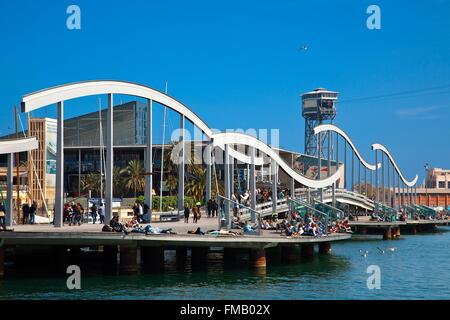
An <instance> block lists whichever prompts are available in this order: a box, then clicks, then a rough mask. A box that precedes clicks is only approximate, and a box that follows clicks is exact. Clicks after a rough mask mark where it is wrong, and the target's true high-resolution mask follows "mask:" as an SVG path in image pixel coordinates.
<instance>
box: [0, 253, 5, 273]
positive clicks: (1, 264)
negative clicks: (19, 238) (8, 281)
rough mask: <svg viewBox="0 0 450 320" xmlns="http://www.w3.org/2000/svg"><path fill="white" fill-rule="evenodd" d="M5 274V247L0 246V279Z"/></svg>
mask: <svg viewBox="0 0 450 320" xmlns="http://www.w3.org/2000/svg"><path fill="white" fill-rule="evenodd" d="M4 276H5V247H3V246H0V279H1V278H3V277H4Z"/></svg>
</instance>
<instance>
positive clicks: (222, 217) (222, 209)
mask: <svg viewBox="0 0 450 320" xmlns="http://www.w3.org/2000/svg"><path fill="white" fill-rule="evenodd" d="M225 202H227V203H228V204H229V206H227V205H226V203H225ZM217 203H218V204H219V214H218V219H219V221H218V222H219V230H220V229H221V228H222V227H223V226H222V221H225V222H226V226H227V228H228V226H229V225H230V223H231V219H232V217H233V216H234V215H233V213H234V212H233V209H237V217H240V216H244V214H245V215H248V214H249V215H250V216H251V214H252V213H253V214H254V215H255V220H256V225H257V234H258V235H261V214H260V213H259V212H258V211H256V210H253V209H252V208H249V207H247V206H245V205H243V204H240V203H239V202H237V201H234V200H231V199H228V198H225V197H223V196H221V195H217ZM227 207H228V215H227V213H226V211H227ZM241 214H242V215H241ZM227 217H228V219H227Z"/></svg>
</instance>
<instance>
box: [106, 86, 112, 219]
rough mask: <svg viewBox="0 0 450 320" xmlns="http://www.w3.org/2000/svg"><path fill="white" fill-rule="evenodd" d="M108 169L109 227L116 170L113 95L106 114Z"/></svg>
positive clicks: (107, 214) (110, 95)
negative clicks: (114, 172) (114, 169)
mask: <svg viewBox="0 0 450 320" xmlns="http://www.w3.org/2000/svg"><path fill="white" fill-rule="evenodd" d="M106 127H107V130H106V168H105V181H106V190H105V200H106V201H105V224H106V225H109V222H110V221H111V219H112V217H113V213H112V204H113V196H114V195H113V168H114V145H113V143H114V111H113V95H112V94H108V112H107V114H106Z"/></svg>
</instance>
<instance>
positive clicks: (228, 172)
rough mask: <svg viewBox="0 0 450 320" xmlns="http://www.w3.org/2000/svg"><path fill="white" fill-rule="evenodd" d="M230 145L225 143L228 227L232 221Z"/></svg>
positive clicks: (225, 214)
mask: <svg viewBox="0 0 450 320" xmlns="http://www.w3.org/2000/svg"><path fill="white" fill-rule="evenodd" d="M229 148H230V147H229V145H228V144H226V145H225V152H224V157H223V158H224V175H223V180H224V189H225V198H226V200H224V209H225V213H224V218H225V221H226V223H227V228H228V227H229V223H230V199H231V193H230V152H229Z"/></svg>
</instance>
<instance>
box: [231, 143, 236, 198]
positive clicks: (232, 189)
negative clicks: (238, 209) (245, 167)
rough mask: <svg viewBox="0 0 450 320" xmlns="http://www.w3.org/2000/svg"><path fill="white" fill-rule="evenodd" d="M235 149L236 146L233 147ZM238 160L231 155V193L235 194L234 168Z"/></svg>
mask: <svg viewBox="0 0 450 320" xmlns="http://www.w3.org/2000/svg"><path fill="white" fill-rule="evenodd" d="M233 149H234V148H233ZM235 162H236V160H235V159H234V158H233V157H231V156H230V190H231V194H234V169H235V165H234V164H235Z"/></svg>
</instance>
